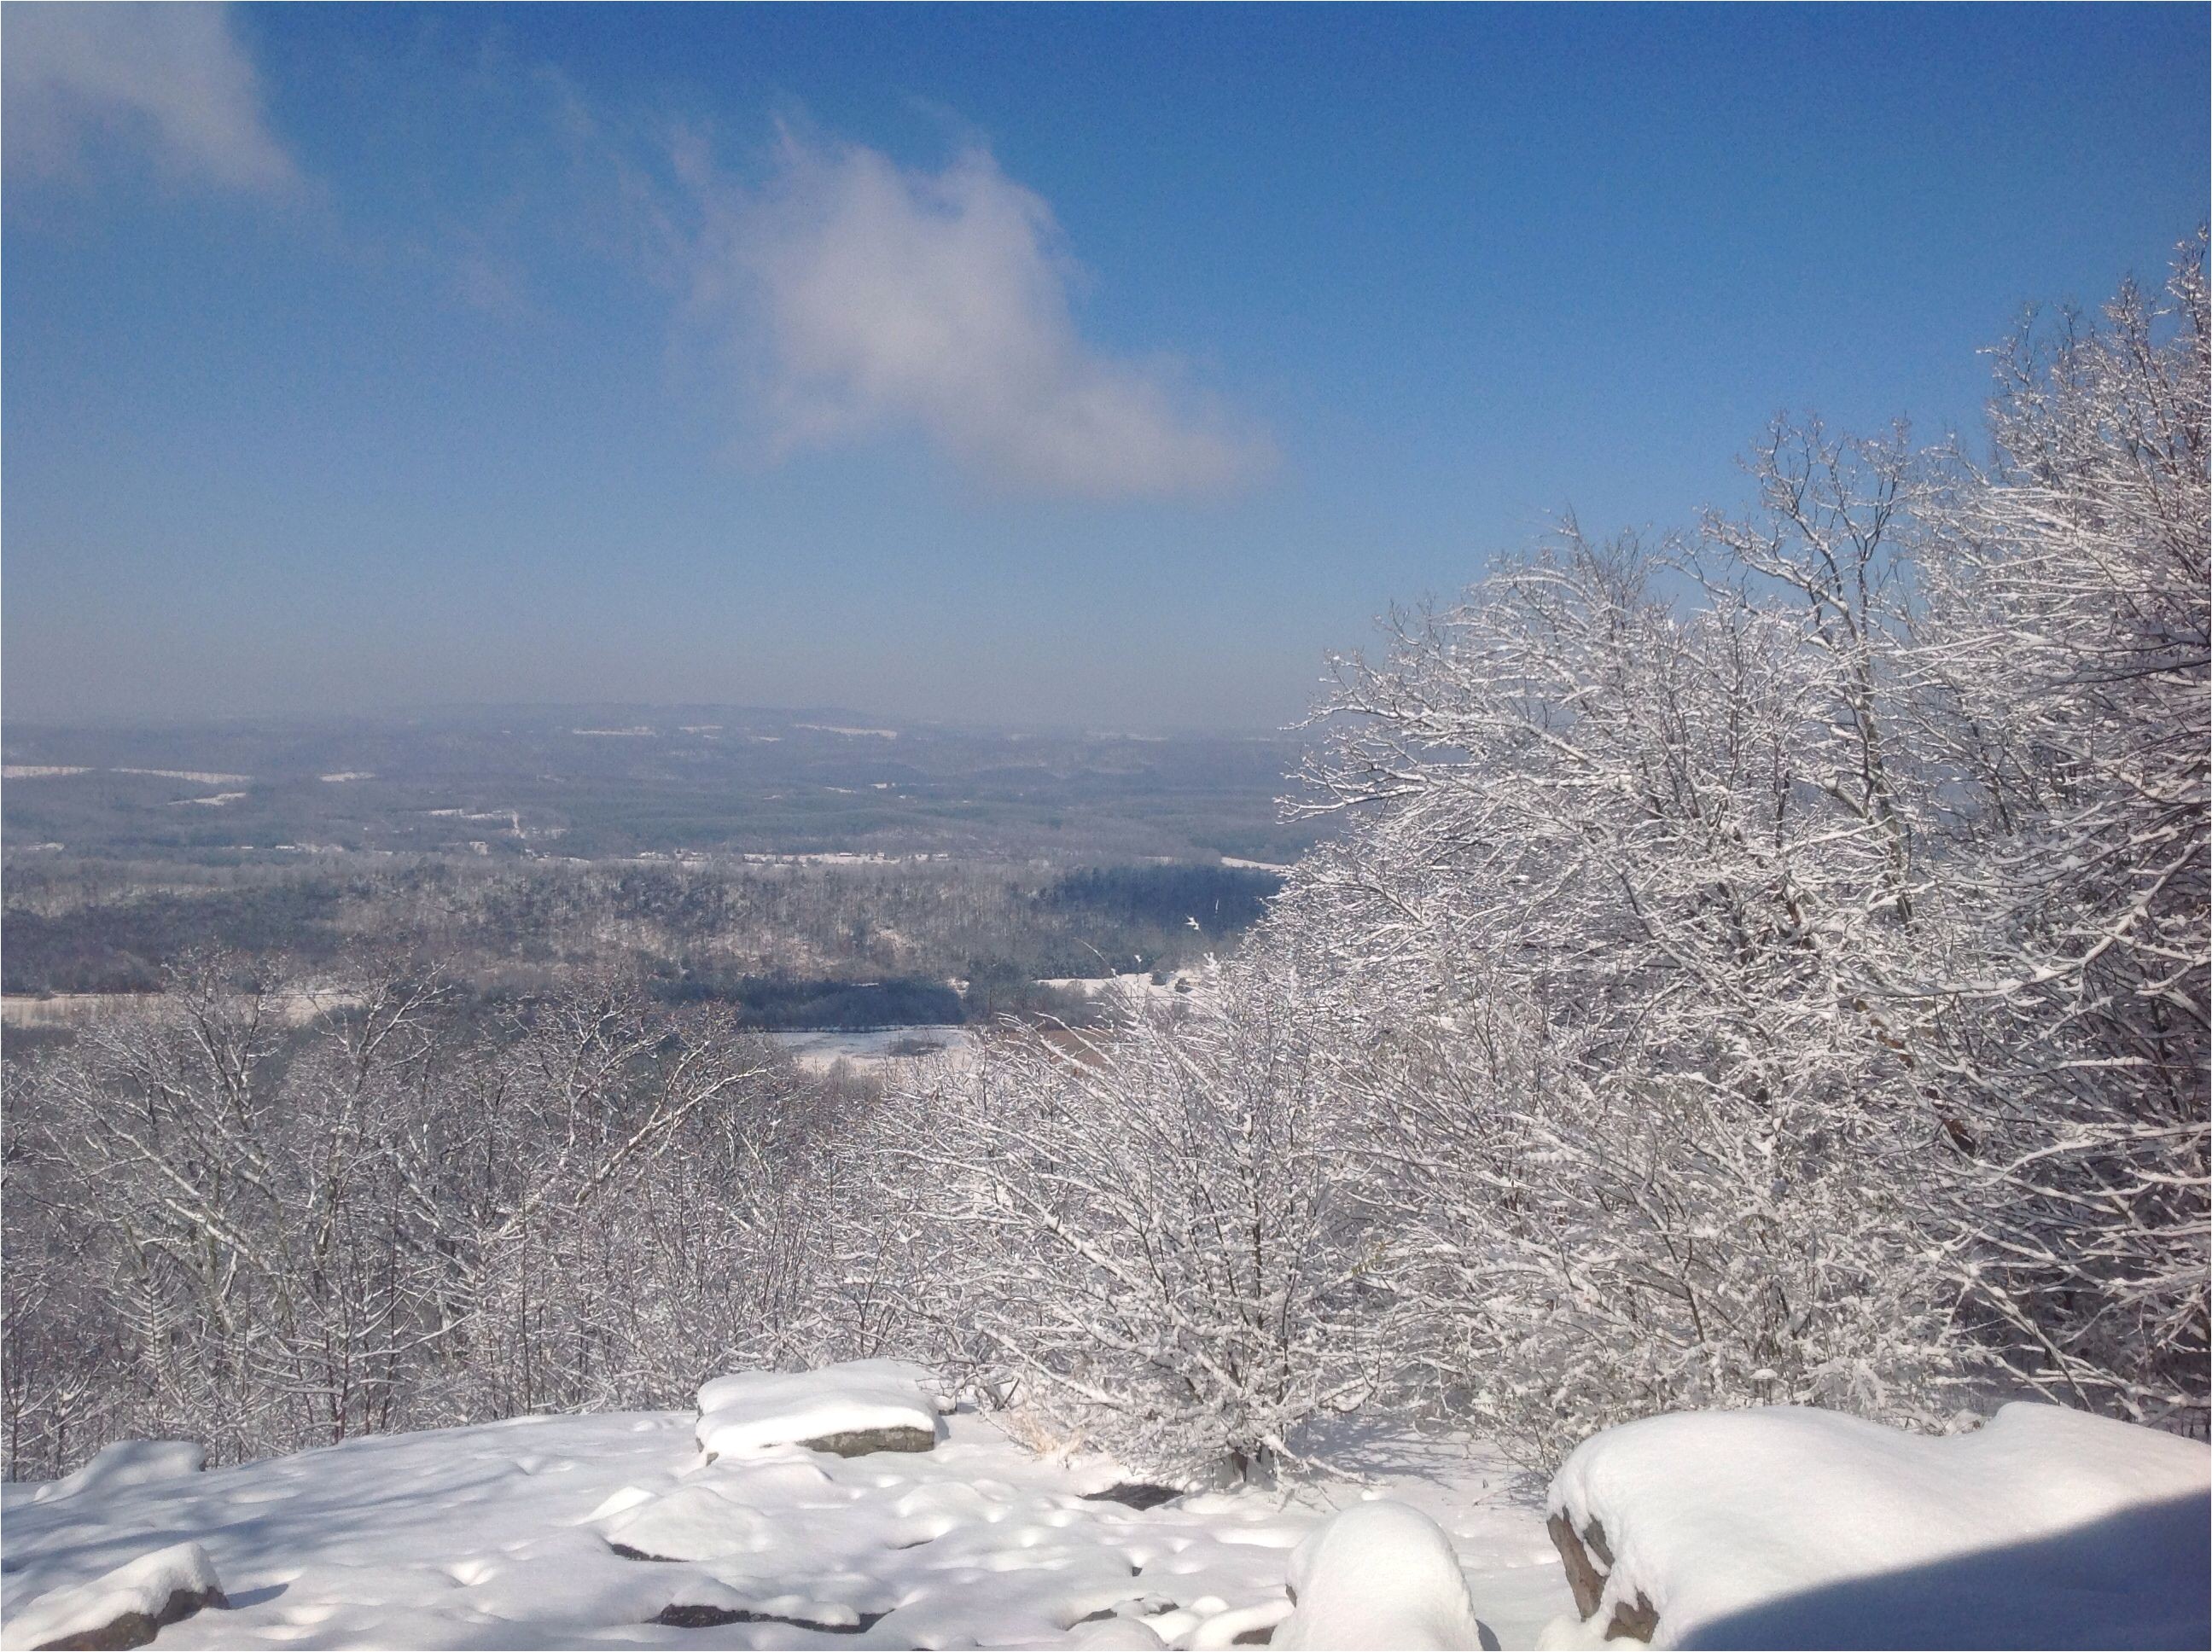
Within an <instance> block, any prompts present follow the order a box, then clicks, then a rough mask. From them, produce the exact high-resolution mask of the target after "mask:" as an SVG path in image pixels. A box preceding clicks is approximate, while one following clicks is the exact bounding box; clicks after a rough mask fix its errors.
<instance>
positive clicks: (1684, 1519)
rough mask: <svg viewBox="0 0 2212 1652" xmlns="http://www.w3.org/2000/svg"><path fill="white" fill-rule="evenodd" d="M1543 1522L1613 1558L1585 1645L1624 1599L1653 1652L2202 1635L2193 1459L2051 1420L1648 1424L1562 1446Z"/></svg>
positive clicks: (1740, 1414) (1738, 1417) (1779, 1414)
mask: <svg viewBox="0 0 2212 1652" xmlns="http://www.w3.org/2000/svg"><path fill="white" fill-rule="evenodd" d="M1549 1503H1550V1507H1551V1509H1552V1510H1553V1511H1554V1512H1559V1511H1565V1513H1566V1515H1568V1516H1569V1518H1570V1519H1571V1520H1572V1521H1573V1522H1574V1525H1575V1527H1576V1529H1577V1531H1578V1532H1580V1531H1584V1530H1586V1529H1587V1528H1588V1527H1589V1523H1590V1522H1591V1521H1593V1520H1595V1521H1597V1522H1598V1523H1599V1524H1600V1525H1601V1527H1602V1528H1603V1531H1604V1535H1605V1540H1606V1543H1607V1546H1608V1547H1609V1548H1610V1549H1611V1551H1612V1553H1613V1567H1612V1570H1611V1571H1610V1573H1609V1574H1608V1576H1607V1584H1606V1592H1605V1598H1604V1600H1602V1601H1601V1604H1600V1606H1599V1608H1598V1610H1597V1612H1596V1613H1594V1614H1593V1615H1592V1617H1591V1619H1590V1620H1589V1624H1588V1625H1584V1626H1583V1634H1582V1636H1581V1637H1580V1638H1581V1639H1583V1642H1584V1643H1595V1639H1594V1637H1595V1633H1596V1632H1598V1631H1601V1630H1602V1629H1603V1627H1604V1626H1605V1625H1607V1624H1608V1623H1609V1622H1610V1620H1611V1617H1612V1613H1613V1607H1614V1606H1616V1605H1617V1604H1619V1603H1621V1602H1624V1601H1629V1600H1633V1599H1634V1598H1635V1597H1636V1596H1637V1595H1638V1594H1641V1595H1642V1596H1643V1597H1644V1600H1647V1601H1649V1602H1650V1605H1651V1606H1653V1607H1655V1608H1656V1610H1657V1612H1658V1614H1659V1621H1658V1629H1657V1631H1656V1634H1655V1635H1654V1637H1653V1640H1654V1643H1655V1644H1658V1645H1662V1646H1715V1647H1718V1646H1828V1647H1862V1646H1864V1647H1873V1646H1899V1645H1912V1646H2041V1647H2072V1646H2115V1647H2117V1646H2179V1645H2195V1646H2203V1645H2204V1644H2206V1643H2207V1638H2208V1634H2212V1630H2208V1625H2207V1611H2206V1599H2207V1591H2208V1587H2212V1584H2209V1583H2208V1568H2207V1563H2206V1558H2205V1557H2206V1543H2207V1533H2208V1529H2212V1524H2208V1512H2212V1455H2208V1449H2207V1448H2206V1447H2205V1446H2204V1445H2203V1444H2202V1443H2200V1442H2192V1441H2188V1440H2183V1439H2180V1438H2178V1437H2176V1436H2172V1435H2170V1434H2165V1433H2160V1432H2159V1431H2157V1430H2152V1429H2147V1428H2137V1427H2135V1426H2133V1425H2131V1424H2126V1423H2120V1422H2115V1421H2112V1420H2111V1419H2109V1418H2102V1417H2097V1416H2093V1415H2091V1414H2089V1413H2087V1412H2077V1411H2070V1410H2067V1409H2064V1408H2062V1407H2060V1406H2047V1405H2035V1404H2025V1403H2022V1404H2015V1405H2008V1406H2004V1407H2003V1408H2002V1409H2001V1410H2000V1411H1999V1412H1997V1413H1996V1416H1995V1417H1994V1418H1991V1419H1990V1422H1989V1423H1988V1424H1985V1425H1984V1427H1982V1428H1981V1429H1980V1430H1978V1431H1976V1432H1974V1433H1971V1434H1965V1435H1959V1436H1952V1437H1948V1438H1942V1439H1931V1438H1927V1437H1924V1436H1916V1435H1909V1434H1905V1433H1902V1432H1900V1431H1899V1430H1894V1429H1889V1428H1885V1427H1882V1426H1881V1425H1880V1424H1875V1423H1869V1422H1864V1421H1862V1420H1860V1419H1859V1418H1852V1417H1846V1416H1842V1415H1839V1414H1838V1413H1835V1412H1824V1411H1816V1410H1810V1409H1803V1408H1798V1407H1794V1406H1784V1407H1776V1408H1772V1409H1766V1410H1753V1411H1736V1412H1691V1413H1684V1414H1680V1415H1676V1416H1669V1417H1655V1418H1646V1419H1644V1421H1641V1422H1636V1423H1630V1424H1625V1425H1623V1426H1621V1427H1620V1428H1614V1429H1609V1430H1606V1431H1605V1432H1604V1433H1601V1434H1599V1435H1596V1436H1594V1437H1592V1438H1591V1439H1589V1440H1588V1441H1586V1442H1583V1445H1582V1446H1580V1447H1579V1448H1578V1449H1576V1451H1575V1452H1574V1453H1573V1454H1572V1455H1570V1456H1569V1457H1568V1459H1567V1461H1566V1462H1565V1465H1564V1466H1563V1467H1561V1468H1560V1470H1559V1473H1558V1475H1557V1476H1556V1477H1555V1478H1554V1479H1553V1481H1552V1486H1551V1491H1550V1497H1549ZM1574 1638H1577V1637H1572V1636H1570V1635H1567V1634H1565V1633H1560V1634H1557V1635H1547V1641H1548V1642H1550V1643H1566V1642H1568V1641H1570V1640H1571V1639H1574Z"/></svg>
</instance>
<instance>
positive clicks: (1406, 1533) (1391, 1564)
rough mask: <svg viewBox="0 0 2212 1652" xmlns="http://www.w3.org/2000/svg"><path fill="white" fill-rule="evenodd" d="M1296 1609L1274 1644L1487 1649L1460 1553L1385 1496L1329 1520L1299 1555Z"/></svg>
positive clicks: (1378, 1651)
mask: <svg viewBox="0 0 2212 1652" xmlns="http://www.w3.org/2000/svg"><path fill="white" fill-rule="evenodd" d="M1290 1586H1291V1592H1292V1593H1293V1594H1295V1595H1296V1596H1297V1608H1296V1609H1295V1610H1294V1611H1293V1612H1291V1614H1290V1616H1289V1617H1288V1618H1287V1619H1285V1620H1284V1622H1283V1624H1282V1625H1281V1627H1280V1628H1279V1629H1277V1630H1276V1631H1275V1634H1274V1638H1273V1641H1272V1642H1271V1644H1273V1645H1275V1646H1279V1647H1286V1648H1294V1649H1300V1652H1323V1649H1331V1648H1334V1649H1336V1652H1369V1649H1372V1652H1389V1649H1391V1648H1397V1649H1400V1652H1448V1649H1456V1648H1465V1649H1469V1652H1472V1649H1474V1648H1478V1647H1480V1646H1481V1645H1482V1644H1483V1640H1482V1631H1481V1627H1480V1625H1478V1624H1477V1623H1476V1621H1475V1616H1474V1601H1473V1600H1470V1599H1469V1598H1468V1591H1467V1578H1466V1576H1464V1574H1462V1572H1461V1570H1460V1566H1459V1556H1458V1555H1457V1554H1455V1552H1453V1550H1452V1543H1451V1539H1450V1538H1449V1537H1448V1536H1447V1535H1445V1534H1444V1531H1443V1527H1440V1526H1438V1525H1437V1523H1436V1521H1432V1520H1431V1519H1430V1518H1429V1517H1428V1516H1427V1515H1425V1514H1423V1513H1421V1511H1420V1510H1419V1509H1409V1508H1407V1506H1406V1505H1405V1504H1404V1503H1392V1502H1389V1501H1387V1500H1378V1501H1376V1502H1373V1503H1355V1504H1354V1505H1353V1506H1352V1507H1351V1508H1349V1509H1346V1510H1345V1511H1344V1512H1343V1513H1342V1514H1340V1515H1335V1516H1334V1518H1332V1519H1330V1520H1328V1521H1325V1522H1324V1523H1323V1524H1322V1526H1321V1527H1320V1528H1319V1529H1317V1530H1316V1531H1315V1532H1313V1533H1312V1534H1310V1535H1309V1536H1308V1537H1307V1538H1306V1540H1304V1542H1302V1543H1300V1544H1299V1545H1298V1546H1297V1549H1296V1550H1294V1551H1293V1552H1291V1568H1290Z"/></svg>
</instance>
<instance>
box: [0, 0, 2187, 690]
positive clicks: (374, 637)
mask: <svg viewBox="0 0 2212 1652" xmlns="http://www.w3.org/2000/svg"><path fill="white" fill-rule="evenodd" d="M2206 22H2207V20H2206V14H2205V13H2204V11H2203V9H2202V8H2171V9H2160V8H2150V7H2125V8H2075V7H2063V6H2060V7H2051V8H2039V9H2031V10H2026V11H2021V10H2015V9H1997V10H1994V11H1981V10H1977V9H1972V8H1966V9H1960V8H1952V7H1940V6H1939V7H1933V8H1925V9H1809V10H1808V9H1797V8H1776V9H1751V10H1737V9H1714V10H1703V9H1653V10H1644V9H1628V10H1619V11H1586V10H1580V9H1514V8H1472V9H1407V10H1388V11H1367V10H1364V9H1351V10H1344V9H1328V8H1323V9H1290V10H1285V11H1271V10H1267V9H1256V10H1252V9H1223V10H1213V9H1204V8H1199V9H1128V10H1122V9H1113V8H1101V9H1039V10H1022V9H1016V10H994V9H979V10H975V11H939V10H934V9H896V8H894V9H860V10H849V9H809V8H803V7H802V8H776V7H761V8H745V9H720V8H706V9H651V10H647V11H632V10H613V9H597V8H578V9H507V8H488V9H474V8H469V9H453V10H447V9H424V8H416V7H408V6H394V7H378V8H367V9H323V8H312V7H301V8H293V7H272V8H257V9H233V10H225V9H220V8H214V7H184V8H156V9H152V10H141V9H135V8H132V7H128V6H115V7H105V6H103V7H77V6H71V5H53V6H44V7H36V8H31V7H21V6H15V5H10V6H8V7H7V8H5V9H4V10H0V31H4V35H5V46H6V50H5V53H4V58H5V73H6V88H5V92H6V95H5V100H4V101H5V107H6V134H5V138H6V141H5V163H6V164H5V173H4V179H5V189H4V193H5V221H6V236H5V243H4V252H0V258H4V270H5V283H4V290H5V298H4V318H3V319H4V323H5V329H6V337H7V352H6V360H5V367H4V392H5V393H4V440H5V442H6V446H7V450H8V457H9V461H10V463H9V474H8V478H7V479H8V482H9V484H10V485H9V487H8V488H7V489H6V493H5V502H4V506H0V529H4V538H5V550H6V553H7V565H6V598H7V599H6V603H5V608H4V620H3V621H0V629H4V641H5V658H4V666H0V678H3V679H4V683H3V685H4V689H5V710H6V713H7V714H8V716H9V719H10V720H11V721H15V722H19V723H21V722H47V723H51V722H57V721H69V720H85V719H98V720H118V721H122V722H126V723H127V722H131V721H134V720H145V719H147V718H149V717H155V716H162V717H168V716H191V717H211V716H234V715H258V714H272V713H274V714H285V713H292V712H309V713H313V714H347V713H354V712H359V711H362V710H364V709H367V708H374V707H383V706H391V705H392V704H394V703H395V702H405V701H437V702H443V703H454V702H468V703H481V702H487V701H517V702H529V701H612V700H623V701H635V702H639V703H673V702H679V701H688V702H698V703H707V702H713V703H732V704H769V705H823V704H837V705H848V706H854V707H862V708H874V709H875V710H876V711H877V712H878V713H881V714H890V713H891V712H892V711H893V710H894V709H896V711H897V712H898V713H899V714H903V715H908V716H912V717H917V718H924V719H928V720H938V721H947V722H969V723H975V724H978V725H988V726H1001V725H1010V724H1012V723H1013V722H1017V721H1035V722H1036V723H1038V724H1040V725H1045V726H1085V725H1100V726H1108V725H1121V724H1127V725H1128V726H1136V727H1167V726H1182V727H1194V728H1216V727H1228V728H1260V727H1272V726H1280V725H1282V724H1284V723H1287V722H1289V721H1291V720H1294V719H1295V718H1297V716H1298V715H1299V714H1301V713H1302V712H1303V711H1304V708H1305V707H1306V704H1307V702H1308V701H1309V699H1310V695H1311V694H1312V693H1313V691H1314V689H1315V688H1316V686H1317V684H1318V682H1319V680H1320V677H1321V674H1322V668H1323V659H1324V656H1325V654H1326V653H1328V651H1330V650H1332V649H1351V648H1356V647H1362V646H1364V645H1366V644H1368V643H1370V641H1371V640H1372V638H1373V635H1374V633H1373V629H1372V625H1371V618H1372V616H1375V615H1376V614H1378V613H1380V612H1382V611H1383V610H1386V609H1387V608H1388V607H1389V605H1390V604H1392V603H1393V602H1407V601H1414V600H1418V599H1419V598H1421V597H1423V596H1424V595H1426V594H1429V593H1438V594H1447V593H1449V592H1455V591H1456V590H1458V589H1459V588H1461V587H1462V586H1464V585H1465V584H1466V583H1467V582H1468V580H1471V579H1472V578H1474V577H1475V576H1476V575H1477V574H1480V571H1481V568H1482V565H1483V562H1484V559H1485V558H1486V556H1490V555H1492V554H1493V553H1494V552H1496V551H1498V550H1501V549H1507V548H1513V547H1517V546H1519V545H1522V544H1526V543H1527V542H1528V540H1530V539H1531V538H1534V537H1535V536H1536V535H1538V534H1539V533H1541V531H1543V530H1544V529H1545V527H1546V526H1547V524H1548V523H1549V522H1551V521H1552V520H1553V519H1555V518H1556V517H1557V516H1558V515H1559V513H1562V512H1565V511H1568V510H1573V511H1576V512H1577V513H1578V514H1579V516H1580V519H1581V520H1582V521H1583V524H1584V525H1586V526H1588V527H1589V529H1590V530H1592V531H1596V532H1611V531H1615V530H1617V529H1620V528H1623V527H1628V526H1636V527H1644V526H1647V525H1648V526H1652V527H1656V528H1658V529H1665V528H1668V527H1672V526H1687V525H1692V524H1693V523H1694V521H1695V519H1696V513H1697V512H1698V511H1699V509H1700V508H1701V507H1705V506H1706V505H1709V504H1711V505H1717V506H1720V507H1724V508H1725V507H1736V506H1738V505H1740V504H1741V503H1742V502H1743V494H1742V487H1743V484H1742V479H1741V476H1740V474H1739V473H1738V472H1737V471H1736V470H1735V466H1734V465H1732V463H1731V457H1732V456H1733V455H1735V454H1737V453H1740V452H1743V451H1745V450H1746V449H1747V448H1748V447H1749V446H1751V445H1752V444H1753V443H1754V442H1755V441H1756V440H1757V439H1758V436H1759V432H1760V430H1761V428H1763V427H1764V425H1765V422H1766V421H1767V420H1768V419H1769V418H1770V417H1771V416H1773V415H1774V414H1775V413H1776V412H1778V411H1779V410H1805V409H1810V410H1818V411H1819V412H1820V413H1821V414H1822V415H1823V416H1825V417H1826V420H1827V421H1828V422H1829V424H1830V425H1831V426H1832V428H1837V429H1839V430H1857V431H1874V430H1878V429H1881V428H1886V427H1887V424H1888V423H1889V422H1890V421H1891V420H1892V419H1893V418H1895V417H1899V416H1909V417H1910V418H1911V420H1912V421H1913V424H1914V428H1915V430H1916V432H1917V434H1918V435H1919V436H1920V437H1922V438H1924V439H1926V440H1936V439H1938V438H1940V437H1941V436H1942V435H1943V434H1945V433H1946V432H1948V431H1954V430H1955V431H1959V432H1960V433H1962V434H1963V436H1964V438H1965V440H1966V441H1967V442H1968V444H1969V445H1970V446H1978V442H1979V440H1980V438H1979V434H1978V426H1979V416H1980V412H1979V410H1980V407H1981V404H1982V401H1983V398H1984V394H1985V393H1986V391H1987V388H1988V385H1989V379H1988V373H1989V363H1988V361H1987V360H1986V359H1985V357H1984V355H1981V354H1980V353H1979V352H1981V351H1982V350H1983V349H1985V348H1986V347H1988V346H1990V345H1991V344H1993V343H1997V342H1998V341H1999V340H2001V339H2002V337H2004V335H2005V334H2006V332H2007V331H2008V329H2009V328H2010V327H2011V326H2012V325H2013V324H2014V323H2015V320H2016V319H2017V317H2018V315H2019V313H2020V309H2021V305H2022V304H2023V303H2025V302H2028V301H2038V302H2052V303H2056V302H2063V301H2069V300H2075V301H2082V302H2086V303H2090V304H2093V303H2095V302H2097V301H2099V300H2100V299H2101V298H2102V297H2103V296H2104V295H2107V294H2109V293H2110V292H2111V291H2112V289H2113V288H2114V286H2115V285H2116V283H2117V282H2118V280H2119V279H2120V278H2121V277H2122V276H2124V274H2126V273H2127V272H2129V271H2130V270H2132V271H2134V272H2136V274H2138V275H2139V276H2142V277H2143V278H2145V279H2147V280H2151V281H2155V280H2156V279H2158V278H2159V277H2160V275H2161V273H2162V271H2163V270H2164V269H2165V267H2166V262H2167V259H2168V257H2169V254H2170V252H2171V249H2172V246H2173V244H2174V242H2175V241H2176V240H2178V239H2179V237H2181V236H2183V235H2185V234H2187V233H2189V232H2190V230H2191V228H2193V227H2194V225H2195V224H2196V222H2197V220H2198V218H2199V217H2201V216H2202V215H2203V202H2204V199H2205V196H2206V191H2207V186H2208V173H2207V170H2206V163H2205V155H2204V152H2203V144H2202V142H2201V137H2202V132H2201V127H2202V120H2203V109H2204V107H2205V105H2206V101H2207V97H2208V82H2207V76H2206V68H2205V64H2206V55H2207V26H2206ZM1801 59H1802V60H1807V61H1818V62H1819V63H1820V64H1822V66H1823V69H1822V76H1821V80H1822V82H1823V83H1825V84H1827V85H1848V86H1850V87H1851V88H1853V89H1852V94H1851V95H1850V96H1849V97H1848V98H1844V97H1826V98H1823V97H1814V96H1808V95H1807V94H1806V93H1805V90H1804V87H1803V84H1802V82H1800V81H1799V79H1798V78H1797V77H1796V76H1789V75H1778V76H1760V75H1753V74H1747V72H1746V71H1745V70H1744V68H1743V65H1745V64H1752V63H1783V62H1790V61H1797V60H1801ZM1193 63H1205V64H1207V65H1208V71H1207V72H1208V82H1207V88H1206V94H1205V95H1203V96H1194V95H1192V94H1191V90H1190V88H1189V85H1188V73H1189V65H1190V64H1193ZM1566 70H1571V72H1563V71H1566ZM2115 110H2124V111H2125V112H2126V116H2127V118H2125V119H2116V118H2113V112H2114V111H2115Z"/></svg>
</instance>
